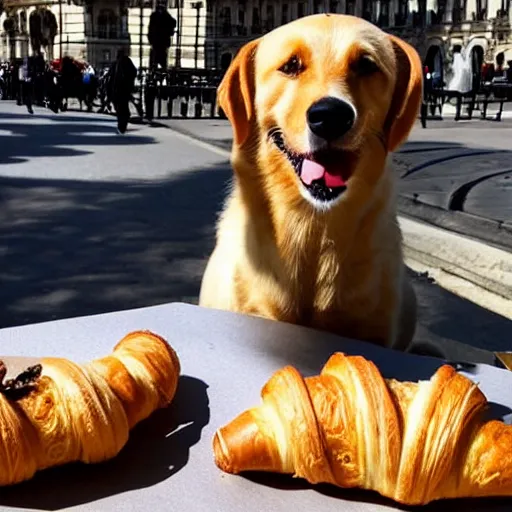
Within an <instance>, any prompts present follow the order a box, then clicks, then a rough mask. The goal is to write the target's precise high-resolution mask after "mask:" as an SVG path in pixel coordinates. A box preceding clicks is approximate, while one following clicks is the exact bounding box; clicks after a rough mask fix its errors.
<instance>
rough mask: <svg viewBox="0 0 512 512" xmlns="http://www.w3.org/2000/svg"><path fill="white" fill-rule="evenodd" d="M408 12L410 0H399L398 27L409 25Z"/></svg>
mask: <svg viewBox="0 0 512 512" xmlns="http://www.w3.org/2000/svg"><path fill="white" fill-rule="evenodd" d="M408 14H409V9H408V0H398V12H397V13H396V14H395V25H396V26H398V27H403V26H404V25H407V16H408Z"/></svg>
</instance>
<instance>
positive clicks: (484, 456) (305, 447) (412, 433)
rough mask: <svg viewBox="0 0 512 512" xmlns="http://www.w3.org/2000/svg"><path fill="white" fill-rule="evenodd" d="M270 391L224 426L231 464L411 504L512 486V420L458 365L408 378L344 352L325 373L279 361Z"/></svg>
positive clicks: (225, 455)
mask: <svg viewBox="0 0 512 512" xmlns="http://www.w3.org/2000/svg"><path fill="white" fill-rule="evenodd" d="M261 395H262V399H263V404H262V405H261V406H259V407H256V408H253V409H249V410H247V411H245V412H243V413H242V414H240V415H239V416H238V417H237V418H236V419H234V420H233V421H232V422H231V423H229V424H228V425H226V426H224V427H222V428H220V429H219V430H217V432H216V433H215V436H214V440H213V449H214V454H215V462H216V464H217V466H218V467H219V468H220V469H222V470H223V471H226V472H228V473H240V472H244V471H270V472H278V473H289V474H293V475H294V476H296V477H300V478H304V479H306V480H307V481H308V482H310V483H312V484H315V483H330V484H334V485H337V486H339V487H344V488H349V487H359V488H364V489H371V490H374V491H376V492H378V493H380V494H381V495H383V496H386V497H388V498H391V499H393V500H395V501H396V502H399V503H402V504H405V505H423V504H426V503H428V502H431V501H434V500H439V499H443V498H457V497H484V496H511V495H512V426H508V425H505V424H504V423H503V422H501V421H485V420H484V417H483V414H482V413H483V412H484V410H485V409H486V404H487V401H486V398H485V396H484V395H483V394H482V392H481V391H480V390H479V389H478V387H477V385H476V384H474V383H473V382H472V381H470V380H469V379H467V378H466V377H464V376H463V375H460V374H458V373H457V372H456V371H455V370H454V369H453V368H452V367H451V366H448V365H444V366H442V367H441V368H439V370H438V371H437V372H436V373H435V374H434V375H433V376H432V378H431V379H430V380H429V381H422V382H418V383H415V382H398V381H396V380H385V379H384V378H383V377H382V375H381V374H380V372H379V371H378V369H377V367H376V366H375V365H374V364H373V363H372V362H370V361H368V360H366V359H364V358H363V357H360V356H346V355H344V354H342V353H336V354H334V355H333V356H332V357H331V358H330V359H329V360H328V361H327V363H326V364H325V366H324V368H323V369H322V372H321V374H320V375H318V376H315V377H308V378H306V379H304V378H302V377H301V375H300V374H299V372H298V371H297V370H296V369H294V368H293V367H289V366H288V367H286V368H284V369H282V370H279V371H278V372H276V373H275V374H274V375H273V376H272V377H271V378H270V380H269V381H268V382H267V383H266V384H265V386H264V387H263V389H262V393H261Z"/></svg>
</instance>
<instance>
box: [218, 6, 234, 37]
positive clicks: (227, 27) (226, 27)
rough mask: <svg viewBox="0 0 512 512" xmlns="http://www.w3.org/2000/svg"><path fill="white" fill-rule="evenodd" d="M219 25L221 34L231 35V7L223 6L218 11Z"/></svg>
mask: <svg viewBox="0 0 512 512" xmlns="http://www.w3.org/2000/svg"><path fill="white" fill-rule="evenodd" d="M220 26H221V33H222V35H223V36H230V35H231V7H224V8H223V9H222V11H221V12H220Z"/></svg>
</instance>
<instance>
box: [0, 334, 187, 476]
mask: <svg viewBox="0 0 512 512" xmlns="http://www.w3.org/2000/svg"><path fill="white" fill-rule="evenodd" d="M1 366H2V367H1V368H0V380H1V381H3V379H4V377H5V373H6V368H5V366H4V365H1ZM179 373H180V363H179V360H178V357H177V355H176V353H175V352H174V350H173V349H172V348H171V347H170V346H169V345H168V344H167V342H166V341H165V340H164V339H162V338H160V337H159V336H157V335H156V334H153V333H151V332H148V331H138V332H132V333H130V334H128V335H127V336H125V337H124V338H123V339H122V340H121V341H120V342H119V343H118V344H117V345H116V347H115V348H114V352H113V353H112V354H111V355H109V356H107V357H104V358H103V359H98V360H96V361H93V362H91V363H88V364H84V365H79V364H76V363H73V362H71V361H69V360H67V359H58V358H44V359H42V360H41V364H40V365H37V366H33V367H31V368H29V369H28V370H27V371H25V372H23V373H22V374H20V375H19V376H18V377H17V378H16V379H14V380H11V381H8V382H6V383H5V384H2V388H1V393H0V485H10V484H14V483H18V482H21V481H23V480H27V479H30V478H31V477H32V476H33V475H34V473H35V472H36V471H38V470H41V469H45V468H48V467H50V466H57V465H62V464H65V463H68V462H75V461H82V462H85V463H94V462H100V461H104V460H107V459H110V458H112V457H114V456H115V455H117V454H118V452H119V451H120V450H121V448H123V446H124V445H125V444H126V442H127V441H128V434H129V430H130V429H131V428H132V427H133V426H134V425H136V424H137V423H138V422H139V421H141V420H143V419H145V418H147V417H148V416H149V415H150V414H151V413H152V412H153V411H154V410H155V409H157V408H160V407H165V406H167V405H168V404H169V403H170V402H171V400H172V399H173V397H174V394H175V392H176V388H177V384H178V377H179Z"/></svg>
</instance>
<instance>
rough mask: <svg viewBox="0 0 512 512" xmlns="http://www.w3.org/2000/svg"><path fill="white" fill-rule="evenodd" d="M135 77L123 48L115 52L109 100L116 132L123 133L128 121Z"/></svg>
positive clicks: (135, 73) (133, 67) (131, 64)
mask: <svg viewBox="0 0 512 512" xmlns="http://www.w3.org/2000/svg"><path fill="white" fill-rule="evenodd" d="M136 77H137V68H136V67H135V65H134V64H133V62H132V60H131V59H130V57H128V55H127V54H126V52H125V50H124V48H120V49H119V50H118V52H117V59H116V62H115V63H114V69H113V72H112V79H111V80H110V82H111V98H112V100H113V104H114V109H115V111H116V116H117V130H118V132H119V133H125V132H126V130H127V128H128V123H129V121H130V101H131V99H132V92H133V89H134V86H135V79H136Z"/></svg>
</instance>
